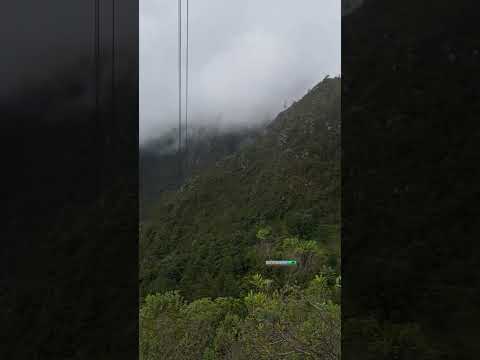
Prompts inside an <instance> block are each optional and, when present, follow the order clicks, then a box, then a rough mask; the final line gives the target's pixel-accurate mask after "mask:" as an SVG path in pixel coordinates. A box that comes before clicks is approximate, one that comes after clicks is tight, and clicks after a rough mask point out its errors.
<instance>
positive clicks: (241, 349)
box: [140, 274, 341, 360]
mask: <svg viewBox="0 0 480 360" xmlns="http://www.w3.org/2000/svg"><path fill="white" fill-rule="evenodd" d="M246 282H248V283H249V284H250V289H249V290H248V291H247V292H246V294H245V295H244V296H243V297H241V298H232V297H226V298H216V299H210V298H201V299H198V300H194V301H192V302H190V303H189V302H187V301H185V299H184V298H182V296H181V295H180V294H179V293H178V292H177V291H170V292H166V293H162V294H152V295H148V296H147V297H146V298H145V301H144V302H143V304H142V306H141V308H140V359H142V360H154V359H155V360H157V359H158V360H159V359H179V360H180V359H182V360H184V359H205V360H206V359H232V360H233V359H239V360H240V359H274V358H275V359H277V358H283V359H339V358H340V335H341V329H340V326H341V325H340V305H339V304H338V299H339V293H340V286H341V285H340V278H337V279H333V281H332V279H331V278H329V277H328V276H324V275H321V274H320V275H317V276H316V277H315V278H314V279H313V280H312V281H311V282H310V283H309V284H308V286H307V287H305V288H300V287H299V286H296V285H285V286H283V287H281V288H278V289H275V288H274V284H273V281H272V280H269V279H265V278H263V277H262V276H261V275H259V274H255V275H253V276H250V277H249V278H248V279H246Z"/></svg>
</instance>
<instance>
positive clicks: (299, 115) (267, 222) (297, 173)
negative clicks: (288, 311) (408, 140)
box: [140, 78, 340, 299]
mask: <svg viewBox="0 0 480 360" xmlns="http://www.w3.org/2000/svg"><path fill="white" fill-rule="evenodd" d="M339 132H340V79H339V78H334V79H331V78H326V79H324V80H323V81H322V82H321V83H319V84H318V85H317V86H315V87H314V88H313V89H312V90H311V91H310V92H309V93H308V94H306V95H305V96H304V97H303V98H302V99H301V100H300V101H298V102H296V103H294V104H293V105H292V106H291V107H290V108H289V109H287V110H285V111H284V112H282V113H280V114H279V115H278V116H277V118H276V119H275V120H274V121H273V122H271V123H270V124H269V125H268V126H267V127H265V129H264V130H263V132H262V134H261V135H259V136H258V137H257V138H256V139H255V141H254V142H253V143H252V144H248V145H245V146H244V147H243V148H242V149H241V150H239V151H237V152H235V153H233V154H232V155H230V156H227V157H225V158H224V159H222V160H221V161H218V162H216V163H215V164H212V165H211V166H209V167H208V168H207V169H205V170H203V171H202V172H201V173H199V174H198V175H195V176H193V177H192V178H191V179H190V180H189V181H188V182H186V184H185V185H184V186H182V187H181V189H179V190H178V191H172V192H165V193H163V194H162V195H161V196H160V198H158V199H157V201H156V206H155V207H154V208H153V210H152V211H151V212H150V213H149V217H148V221H145V222H144V223H142V224H141V229H140V231H141V239H140V242H141V243H140V292H141V296H142V297H144V296H145V295H146V294H148V293H153V292H163V291H166V290H171V289H177V290H180V293H181V294H182V295H183V296H185V297H186V298H187V299H196V298H200V297H205V296H211V297H217V296H237V295H239V294H240V293H241V292H242V284H243V280H242V279H244V277H245V276H246V275H248V274H250V273H253V272H258V273H262V274H265V275H267V276H268V277H270V278H274V279H276V280H279V281H278V283H288V282H290V281H291V282H297V283H306V282H307V281H310V280H311V279H312V278H313V276H314V275H315V274H316V273H318V272H319V271H320V269H324V270H325V269H327V270H328V271H330V272H332V273H338V269H339V261H338V259H339V256H338V255H339V240H338V237H339V234H338V233H339V226H338V224H339V214H340V208H339V204H340V186H339V185H340V181H339V179H340V173H339V171H340V148H339V145H340V142H339V140H340V138H339ZM309 249H310V250H311V249H316V250H315V251H316V252H315V256H313V255H312V254H313V252H312V254H310V253H309V251H310V250H309ZM317 250H318V251H317ZM311 251H313V250H311ZM309 254H310V255H312V256H310V255H309ZM317 255H318V256H317ZM275 256H276V257H279V256H283V257H286V256H289V257H294V258H296V259H298V260H299V261H300V266H299V267H298V269H295V270H292V271H290V272H278V271H273V270H271V269H270V270H267V269H265V266H264V262H265V260H266V259H268V258H269V257H275Z"/></svg>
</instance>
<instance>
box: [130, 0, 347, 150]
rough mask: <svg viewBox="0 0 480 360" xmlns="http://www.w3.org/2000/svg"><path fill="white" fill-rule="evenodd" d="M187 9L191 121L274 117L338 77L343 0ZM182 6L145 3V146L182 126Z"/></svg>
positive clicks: (155, 0) (156, 0)
mask: <svg viewBox="0 0 480 360" xmlns="http://www.w3.org/2000/svg"><path fill="white" fill-rule="evenodd" d="M182 6H183V10H185V7H186V2H185V1H184V2H183V4H182ZM189 10H190V11H189V16H190V24H189V27H190V35H189V38H190V40H189V41H190V50H189V52H190V54H189V61H190V73H189V77H190V80H189V84H190V88H189V123H190V124H191V125H193V126H194V125H199V124H204V123H205V122H207V121H208V120H209V119H212V120H214V119H216V120H217V121H218V119H219V118H220V117H221V121H222V122H223V125H225V126H229V127H230V126H231V127H234V126H239V125H245V124H252V123H255V122H260V121H263V120H265V118H266V117H269V118H272V117H274V116H275V115H276V114H277V113H278V112H280V111H281V110H282V109H283V106H284V103H285V102H287V103H288V104H290V103H291V102H292V101H294V100H297V99H298V98H300V97H301V96H303V95H304V94H305V93H306V92H307V91H308V89H309V88H311V87H313V86H314V85H315V84H316V83H318V82H319V81H321V80H322V79H323V78H324V77H325V76H326V75H330V76H337V75H339V74H340V46H341V41H340V31H341V27H340V21H341V13H340V0H325V1H321V2H319V1H316V0H302V2H300V3H299V2H293V1H286V0H277V1H274V0H262V1H257V2H255V1H254V0H243V1H241V2H240V1H237V2H229V3H228V4H226V2H225V1H222V0H209V2H208V4H207V3H200V2H196V1H193V0H190V5H189ZM177 11H178V9H177V1H173V0H142V1H141V2H140V124H139V125H140V142H141V143H142V142H144V141H146V140H148V139H151V138H153V137H156V136H159V135H161V134H162V133H164V132H165V131H168V130H170V129H171V128H172V127H175V126H176V125H177V123H178V73H177V62H178V58H177V56H178V49H177V46H178V38H177V34H178V33H177V31H178V28H177V26H178V24H177V14H178V13H177ZM183 18H184V19H185V14H184V16H183ZM183 31H184V33H183V39H185V27H183ZM183 58H185V56H184V55H183Z"/></svg>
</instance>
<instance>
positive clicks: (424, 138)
mask: <svg viewBox="0 0 480 360" xmlns="http://www.w3.org/2000/svg"><path fill="white" fill-rule="evenodd" d="M354 2H355V3H357V2H356V1H345V2H344V9H347V8H348V14H347V12H345V16H344V17H343V18H342V74H343V79H342V148H343V160H342V161H343V163H342V174H343V175H342V182H343V200H342V213H343V220H342V221H343V234H342V271H343V274H342V285H343V298H342V313H343V324H342V334H343V349H342V355H343V356H342V357H343V358H344V359H473V358H476V357H477V356H478V353H479V351H480V343H479V342H478V334H479V333H480V332H479V324H480V322H479V315H480V307H479V306H478V304H480V301H479V300H480V294H479V289H480V286H479V285H480V282H479V274H480V271H479V269H480V264H479V262H480V256H479V255H480V252H479V244H480V243H479V241H478V239H479V237H478V235H479V231H478V230H479V224H480V222H479V220H480V219H479V217H480V216H479V214H480V213H479V210H478V203H479V200H480V190H479V189H480V188H479V185H478V184H479V183H480V168H479V160H480V156H479V155H480V153H479V151H478V150H479V149H478V143H479V141H478V139H479V138H480V137H479V136H480V122H479V121H478V114H479V110H480V101H479V100H480V92H479V86H480V71H479V70H480V37H479V36H478V13H479V5H478V2H475V1H455V2H452V1H444V0H438V1H412V0H404V1H398V2H393V1H384V0H365V1H363V4H360V3H362V1H358V4H352V3H354ZM347 3H348V4H347ZM351 5H355V6H353V7H352V6H351ZM356 5H359V7H356ZM355 7H356V9H355Z"/></svg>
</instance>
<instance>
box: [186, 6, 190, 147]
mask: <svg viewBox="0 0 480 360" xmlns="http://www.w3.org/2000/svg"><path fill="white" fill-rule="evenodd" d="M188 5H189V0H187V39H186V40H187V44H186V59H185V62H186V64H185V152H187V151H188V51H189V43H188V23H189V14H188V12H189V6H188Z"/></svg>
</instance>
